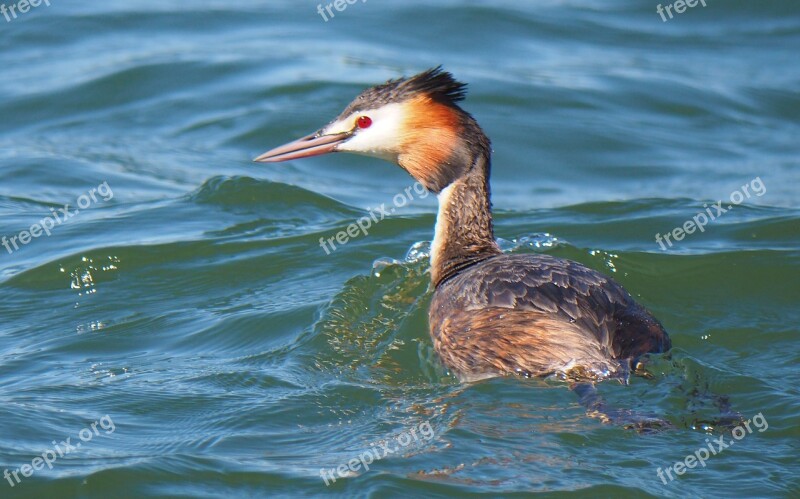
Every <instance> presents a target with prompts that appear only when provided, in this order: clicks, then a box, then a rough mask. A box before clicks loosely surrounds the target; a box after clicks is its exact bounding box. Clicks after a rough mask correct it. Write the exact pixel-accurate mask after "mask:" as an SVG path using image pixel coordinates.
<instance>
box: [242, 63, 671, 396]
mask: <svg viewBox="0 0 800 499" xmlns="http://www.w3.org/2000/svg"><path fill="white" fill-rule="evenodd" d="M465 97H466V85H465V84H464V83H461V82H459V81H457V80H456V79H455V78H454V77H453V75H452V74H450V73H449V72H446V71H444V70H443V69H442V68H441V66H440V67H437V68H434V69H430V70H427V71H425V72H422V73H420V74H417V75H415V76H412V77H407V78H399V79H395V80H389V81H387V82H386V83H384V84H381V85H377V86H374V87H372V88H368V89H367V90H365V91H363V92H362V93H361V94H360V95H358V96H357V97H356V98H355V100H353V101H352V102H351V103H350V104H349V105H348V106H347V107H346V108H345V109H344V111H343V112H342V113H341V114H340V115H339V116H337V117H336V118H335V119H334V120H333V121H331V122H330V123H328V124H327V125H326V126H324V127H323V128H321V129H320V130H318V131H317V132H315V133H313V134H311V135H308V136H305V137H302V138H300V139H297V140H295V141H293V142H290V143H288V144H285V145H282V146H280V147H277V148H275V149H272V150H270V151H268V152H266V153H264V154H262V155H261V156H258V157H257V158H256V159H255V160H254V161H257V162H261V163H274V162H280V161H288V160H293V159H300V158H307V157H312V156H318V155H322V154H327V153H333V152H349V153H354V154H361V155H366V156H371V157H374V158H379V159H383V160H386V161H390V162H392V163H395V164H397V165H399V166H400V167H401V168H403V169H404V170H406V171H407V172H408V173H409V174H410V175H411V176H412V177H413V178H414V179H416V180H417V181H418V182H420V183H421V184H422V185H423V186H425V188H427V189H428V190H429V191H431V192H434V193H436V194H437V195H438V202H439V211H438V215H437V219H436V228H435V233H434V238H433V242H432V244H431V256H430V276H431V283H432V288H433V290H434V291H433V297H432V300H431V304H430V310H429V325H430V334H431V338H432V340H433V346H434V349H435V351H436V352H437V354H438V355H439V357H440V358H441V360H442V362H443V364H444V365H445V366H446V367H447V368H448V369H449V370H450V371H451V372H452V373H454V374H455V375H457V376H458V377H459V378H460V379H462V380H467V381H469V380H477V379H483V378H488V377H495V376H504V375H520V376H525V377H545V376H551V375H556V376H560V377H563V378H565V379H571V380H600V379H605V378H607V377H610V376H614V375H616V374H617V373H619V372H629V371H630V369H631V368H633V369H635V368H636V366H637V362H638V360H639V359H641V358H644V357H646V354H649V353H659V352H665V351H667V350H669V349H670V348H671V342H670V338H669V336H668V334H667V332H666V331H665V330H664V327H663V326H662V325H661V323H660V322H659V321H658V320H657V319H656V318H655V317H653V315H651V314H650V312H648V311H647V310H646V309H645V308H644V307H642V306H641V305H639V304H638V303H637V302H636V301H635V300H634V299H633V297H631V295H630V294H629V293H628V292H627V291H626V290H625V289H624V288H623V287H622V286H621V285H620V284H618V283H617V282H615V281H614V280H613V279H611V278H610V277H608V276H606V275H604V274H602V273H600V272H598V271H596V270H593V269H591V268H589V267H586V266H584V265H582V264H580V263H578V262H574V261H571V260H566V259H562V258H556V257H553V256H550V255H545V254H505V253H503V252H502V251H501V250H500V248H499V247H498V244H497V242H496V241H495V237H494V228H493V223H492V209H491V195H490V188H489V173H490V166H491V152H492V150H491V145H490V141H489V139H488V137H487V136H486V134H485V133H484V132H483V130H482V129H481V127H480V126H479V125H478V123H477V121H476V120H475V119H474V118H473V117H472V115H470V114H469V113H468V112H466V111H464V110H463V109H462V108H461V107H460V106H459V102H461V101H462V100H464V99H465ZM579 394H580V392H579ZM582 397H586V398H587V404H591V403H592V402H591V393H588V392H585V391H584V392H583V394H582ZM595 403H596V402H595Z"/></svg>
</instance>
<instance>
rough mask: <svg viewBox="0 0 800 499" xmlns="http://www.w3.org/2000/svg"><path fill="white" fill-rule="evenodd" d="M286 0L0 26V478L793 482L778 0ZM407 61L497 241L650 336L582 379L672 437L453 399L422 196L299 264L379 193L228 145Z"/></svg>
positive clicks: (458, 488)
mask: <svg viewBox="0 0 800 499" xmlns="http://www.w3.org/2000/svg"><path fill="white" fill-rule="evenodd" d="M317 3H318V2H305V1H301V2H298V1H292V2H289V1H283V0H272V1H242V2H223V1H220V0H198V1H194V2H185V1H184V2H179V1H177V0H174V1H155V0H152V1H148V0H142V1H133V0H110V1H104V2H89V1H88V0H82V1H78V0H74V1H70V2H66V1H57V0H51V2H50V4H51V5H50V6H49V7H48V6H46V5H45V4H42V5H40V6H39V7H36V8H32V9H31V10H30V11H29V12H26V13H24V14H22V13H21V14H19V16H18V18H17V19H13V18H12V19H11V21H10V22H6V20H5V18H4V17H2V14H0V66H1V67H2V71H1V72H0V88H2V91H0V116H2V119H1V120H0V236H5V237H6V241H10V240H11V238H14V237H16V238H17V239H15V240H14V241H15V243H16V244H17V249H14V246H13V244H12V243H11V242H9V245H10V246H9V247H10V250H7V249H6V248H4V247H0V285H1V286H2V291H1V292H2V299H0V319H1V320H0V430H2V431H1V432H0V472H2V471H3V470H8V471H9V473H10V472H15V471H17V470H19V471H17V477H18V478H19V481H18V482H17V481H15V479H14V477H13V475H9V476H11V478H10V479H9V478H5V477H3V478H2V479H0V497H2V498H6V497H8V498H17V497H20V498H23V497H24V498H27V497H30V498H40V497H42V498H51V497H58V498H73V497H74V498H110V497H279V496H286V497H289V496H291V497H310V496H324V497H328V496H330V497H417V496H419V497H472V496H478V495H484V496H487V497H503V496H519V497H523V496H527V495H529V494H536V493H538V494H541V495H543V496H548V497H549V496H576V497H680V498H685V497H704V498H705V497H798V494H800V463H799V462H798V455H800V417H798V413H799V412H800V397H799V396H800V390H799V389H798V382H800V376H798V369H797V366H798V362H800V349H799V348H798V336H797V335H798V332H800V329H799V328H798V321H799V320H800V313H798V300H799V299H800V284H798V283H799V282H800V251H799V250H798V243H800V209H798V185H800V182H799V181H800V173H799V172H800V169H798V159H797V158H798V147H797V144H798V136H800V126H798V121H799V120H798V118H800V93H798V85H799V84H800V66H798V63H797V61H798V59H797V48H798V46H800V6H799V5H798V4H797V2H795V1H793V0H783V1H764V2H746V1H744V0H740V1H727V0H726V1H724V2H723V1H721V0H708V1H707V2H706V3H707V6H706V7H702V6H700V5H698V6H697V7H694V8H690V9H687V10H686V11H685V12H684V13H682V14H676V15H675V16H674V18H673V19H671V20H668V21H667V22H663V21H662V20H661V18H660V17H659V15H658V14H657V13H656V5H657V3H656V2H649V1H643V0H642V1H633V0H615V1H613V2H612V1H609V2H598V1H589V0H570V1H555V0H546V1H536V2H533V1H531V2H516V1H509V0H501V1H495V2H488V1H485V2H484V1H456V0H448V1H442V2H437V3H435V4H434V5H431V4H430V3H425V2H421V1H417V0H412V1H406V2H379V1H377V0H372V1H369V2H365V3H364V2H357V3H354V4H352V5H348V6H347V8H346V10H344V11H341V12H339V11H335V17H334V18H331V19H328V21H327V22H326V21H325V20H323V18H322V16H321V15H319V14H318V13H317ZM6 4H8V5H11V3H10V1H9V0H6ZM438 64H443V65H444V67H445V69H447V70H450V71H452V72H453V73H454V74H455V75H456V76H457V77H458V78H460V79H462V80H464V81H467V82H469V83H470V95H469V97H468V99H467V101H466V103H465V108H466V109H467V110H468V111H470V112H471V113H473V114H474V115H475V117H476V118H477V119H478V121H479V122H480V123H481V124H482V125H483V127H484V128H485V130H486V132H487V134H488V135H489V136H490V137H491V138H492V140H493V147H494V150H495V155H494V167H493V183H492V188H493V196H494V197H493V199H494V204H495V208H496V232H497V236H498V237H500V238H502V239H503V241H502V243H503V246H504V247H505V248H506V249H507V250H508V251H512V252H544V253H548V254H553V255H557V256H562V257H567V258H571V259H574V260H578V261H580V262H582V263H584V264H586V265H589V266H591V267H593V268H596V269H598V270H601V271H603V272H606V273H608V274H610V275H612V276H613V277H614V278H616V279H617V280H619V281H620V282H621V283H622V284H623V285H625V286H626V287H627V289H628V290H629V291H630V292H631V293H632V294H633V295H634V296H636V297H637V299H638V300H640V301H641V302H642V303H643V304H645V305H646V306H647V307H648V308H649V309H650V310H652V312H653V313H654V314H655V315H656V316H657V317H658V318H659V319H660V320H661V321H662V322H663V324H664V325H665V327H666V328H667V330H668V331H669V332H670V335H671V337H672V340H673V345H674V349H673V351H672V353H671V354H670V355H668V356H664V357H658V358H656V359H654V360H653V363H652V365H651V366H650V373H651V375H652V376H651V377H650V378H643V377H634V378H632V379H631V380H630V384H629V385H622V384H620V383H616V382H607V383H603V384H601V385H600V386H599V392H600V394H601V395H602V396H603V398H604V399H605V400H606V402H607V403H608V404H609V406H613V407H617V408H620V409H622V410H630V411H635V412H637V413H640V414H650V415H654V416H656V417H660V418H663V419H666V420H667V421H669V422H670V423H671V424H672V428H671V429H668V430H665V431H660V432H654V433H647V434H642V433H637V432H635V431H632V430H626V429H624V428H622V427H621V426H619V425H614V424H603V423H602V421H600V420H598V419H596V418H590V417H587V415H586V411H585V409H584V407H582V406H581V405H580V404H579V402H578V398H577V397H576V396H575V394H573V393H571V392H570V391H569V390H568V389H567V386H566V385H565V384H564V383H562V382H559V381H557V380H518V379H495V380H489V381H485V382H481V383H476V384H473V385H463V384H460V383H459V382H458V381H457V380H456V379H455V378H454V377H453V376H451V375H450V374H449V373H447V371H446V370H444V369H443V368H442V367H441V366H440V365H439V364H438V362H437V360H436V357H435V355H434V354H433V352H432V345H431V340H430V338H429V337H428V332H427V319H426V315H427V306H428V303H429V300H430V294H429V291H428V279H429V274H428V272H427V265H428V258H427V254H426V243H427V241H430V239H431V237H432V234H433V224H434V221H435V212H436V200H435V198H434V196H425V197H422V196H419V195H417V194H414V195H413V196H407V197H406V196H405V195H404V196H403V197H404V198H405V202H404V203H402V204H404V206H402V207H399V206H398V207H396V209H395V212H394V213H392V214H391V215H390V216H388V217H387V218H386V219H385V220H382V221H381V222H380V223H378V224H375V225H374V226H373V227H371V228H370V229H369V234H368V235H363V234H359V235H358V236H357V237H355V238H353V239H352V240H350V241H349V242H348V243H347V244H344V245H339V246H338V247H337V249H336V250H335V251H332V252H331V253H330V254H326V252H325V251H324V250H323V249H322V248H321V247H320V245H319V239H320V238H326V239H327V238H330V237H335V236H336V234H337V233H338V232H340V231H342V230H346V229H347V227H348V226H349V225H350V224H352V223H353V222H355V221H356V220H358V219H359V218H361V217H363V216H365V215H367V214H368V213H369V211H368V210H369V209H373V210H374V209H375V208H376V207H377V206H380V205H381V204H385V205H386V206H387V207H395V199H396V195H398V194H399V193H403V192H404V191H405V190H406V189H407V188H408V187H410V186H412V185H413V181H412V179H410V178H409V177H407V176H406V174H405V173H404V172H403V171H401V170H400V169H399V168H396V167H392V166H391V165H389V164H388V163H382V162H380V161H377V160H373V159H369V158H361V157H353V156H346V155H334V156H328V157H322V158H316V159H310V160H306V161H302V162H298V161H296V162H289V163H286V164H281V165H273V166H265V165H256V164H253V163H251V162H250V159H251V158H253V157H254V156H256V155H257V154H259V153H261V152H263V151H265V150H267V149H269V148H271V147H273V146H275V145H278V144H281V143H283V142H286V141H288V140H290V139H292V138H295V137H299V136H300V135H302V134H305V133H308V132H311V131H313V130H316V129H317V128H318V127H319V126H321V125H323V124H324V123H327V121H328V120H330V119H331V118H333V117H334V116H336V115H337V114H338V113H339V111H340V110H341V109H342V108H343V107H344V106H345V105H346V104H347V103H348V102H349V101H350V99H351V98H352V97H354V96H355V95H356V94H357V93H358V92H359V91H360V90H362V89H363V88H365V87H366V86H369V85H372V84H375V83H379V82H382V81H385V80H386V79H388V78H394V77H397V76H400V75H403V74H412V73H416V72H418V71H420V70H423V69H426V68H428V67H432V66H436V65H438ZM743 186H747V193H749V196H745V191H744V190H743V189H744V188H743ZM762 188H763V189H762ZM93 189H94V191H92V190H93ZM411 192H414V191H413V190H412V191H411ZM735 192H738V193H740V194H737V195H734V196H735V197H734V199H735V200H736V199H738V197H736V196H739V195H741V196H744V197H743V198H742V203H741V204H739V205H736V206H733V204H732V203H731V202H730V200H731V195H732V194H733V193H735ZM92 196H94V197H92ZM718 200H722V201H723V202H724V205H723V208H724V209H726V212H725V213H722V214H720V215H719V216H718V218H717V219H716V220H713V221H709V222H708V223H707V224H706V225H705V226H704V227H703V231H702V232H701V231H698V230H695V231H693V233H691V234H686V235H685V236H684V237H683V238H682V239H681V240H680V241H675V240H674V239H675V237H674V236H673V238H672V239H670V241H671V242H672V243H673V245H672V246H671V247H668V246H666V245H665V248H666V249H662V248H661V247H660V246H659V244H658V243H657V242H656V240H655V235H656V234H666V233H672V231H673V230H674V229H675V228H678V227H682V226H683V225H684V224H685V223H686V222H687V221H690V220H692V219H693V217H697V216H699V214H701V213H707V212H706V206H704V205H707V207H708V208H711V205H713V204H714V203H716V202H717V201H718ZM65 203H66V204H69V205H70V207H68V208H69V210H71V213H73V214H72V216H71V217H70V218H69V219H66V220H63V221H62V222H61V223H57V222H56V221H55V220H56V219H55V218H51V219H50V220H51V222H49V223H51V224H52V228H51V229H48V230H49V231H50V235H49V236H48V235H47V234H46V233H45V232H42V231H41V230H40V231H37V232H39V234H38V237H34V236H33V235H30V234H29V235H28V236H25V235H24V234H23V232H30V231H31V226H32V225H34V224H37V223H40V221H42V220H44V219H45V218H47V217H56V216H58V220H61V219H62V218H64V217H66V215H64V214H63V213H62V212H60V211H59V209H63V208H64V204H65ZM78 205H80V206H78ZM727 205H731V206H733V207H732V208H731V209H727V208H725V207H726V206H727ZM76 209H77V210H78V213H77V214H75V213H74V212H75V210H76ZM712 213H716V211H712ZM700 220H702V219H700ZM42 223H44V224H45V225H46V224H47V223H48V222H42ZM23 239H24V240H25V241H27V243H24V242H22V241H23ZM418 243H419V244H418ZM725 413H737V414H740V415H741V416H742V418H743V419H746V420H752V421H751V423H750V431H747V430H746V429H743V430H741V431H744V432H746V433H745V434H741V436H742V438H741V440H735V441H734V439H733V436H732V435H731V433H730V428H729V429H728V430H725V429H724V428H723V426H722V425H719V423H720V422H721V421H722V416H723V415H724V414H725ZM759 415H760V416H759ZM753 418H758V419H757V420H755V419H753ZM756 422H759V423H763V424H760V425H759V426H756ZM92 425H94V427H93V426H92ZM412 431H413V433H412ZM720 436H722V437H724V438H725V439H726V440H727V441H728V442H731V441H734V445H732V446H730V447H728V448H725V449H722V450H720V452H718V453H717V454H716V455H711V456H710V457H708V459H706V460H705V461H704V463H703V464H704V466H699V465H696V466H695V467H694V468H691V469H688V470H686V471H685V472H684V473H683V474H682V475H680V476H678V475H676V473H675V472H674V471H672V472H671V473H672V476H673V477H675V480H669V479H665V480H662V479H660V478H659V476H658V474H657V470H658V468H661V469H662V472H663V469H664V468H667V467H670V466H674V464H675V463H676V462H678V461H684V462H685V458H686V456H688V455H694V454H695V453H696V452H699V453H700V455H702V452H700V449H705V448H708V445H709V443H708V442H707V441H706V440H707V439H708V441H709V442H712V441H714V442H715V441H716V440H717V439H718V438H719V437H720ZM68 438H69V439H71V440H70V442H65V441H66V440H67V439H68ZM61 442H65V443H69V445H71V446H74V448H72V449H70V450H69V452H66V453H65V451H66V450H67V446H65V445H62V444H61ZM78 443H80V444H81V446H80V448H78V447H77V444H78ZM713 445H714V447H713V448H714V449H715V450H716V449H717V448H718V446H717V445H716V444H713ZM383 446H389V447H390V448H391V450H392V452H391V453H390V454H388V455H386V456H383V455H382V454H383V453H384V451H379V450H377V449H380V448H382V447H383ZM59 450H60V452H61V454H62V455H59ZM365 452H372V453H373V454H372V456H374V455H375V453H378V452H380V459H374V458H373V462H372V463H366V461H368V460H369V459H368V458H364V464H367V465H368V466H369V469H368V470H365V469H364V466H363V464H361V463H359V466H358V470H357V471H355V472H350V471H348V474H349V475H352V476H348V477H346V478H342V477H340V476H339V475H338V474H336V475H335V477H336V478H337V479H336V481H335V483H334V482H332V480H331V479H328V482H329V485H327V486H326V483H325V480H324V479H323V477H322V476H321V473H320V470H331V469H333V470H334V473H336V471H335V470H336V468H338V467H340V466H342V465H344V466H345V468H347V467H348V466H349V464H348V463H350V462H351V460H353V459H354V458H358V457H359V456H362V455H364V453H365ZM48 453H49V454H48ZM42 454H44V455H45V456H46V457H48V459H49V461H50V464H51V465H52V469H50V467H49V466H48V465H47V464H45V463H44V461H43V460H40V461H35V459H36V458H37V456H39V457H41V456H42ZM53 456H55V457H53ZM695 464H696V463H695ZM31 465H33V466H38V468H40V469H37V470H34V469H33V467H31V468H29V469H28V468H25V470H26V471H30V472H31V473H30V475H31V476H24V475H23V473H22V471H23V467H25V466H31ZM353 467H354V468H355V466H353ZM325 473H330V472H325ZM325 473H323V474H325ZM664 482H666V483H664ZM12 484H13V486H12Z"/></svg>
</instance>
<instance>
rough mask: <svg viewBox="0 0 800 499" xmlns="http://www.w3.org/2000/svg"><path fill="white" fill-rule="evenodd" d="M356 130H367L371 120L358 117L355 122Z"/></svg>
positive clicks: (365, 117) (367, 117)
mask: <svg viewBox="0 0 800 499" xmlns="http://www.w3.org/2000/svg"><path fill="white" fill-rule="evenodd" d="M356 125H357V126H358V128H369V127H370V125H372V118H370V117H369V116H359V117H358V119H357V120H356Z"/></svg>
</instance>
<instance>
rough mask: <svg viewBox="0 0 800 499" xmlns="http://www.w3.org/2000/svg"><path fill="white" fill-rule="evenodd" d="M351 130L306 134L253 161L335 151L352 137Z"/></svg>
mask: <svg viewBox="0 0 800 499" xmlns="http://www.w3.org/2000/svg"><path fill="white" fill-rule="evenodd" d="M352 135H353V132H342V133H333V134H330V135H321V134H320V132H317V133H312V134H311V135H306V136H305V137H302V138H299V139H297V140H295V141H292V142H289V143H288V144H284V145H282V146H280V147H276V148H275V149H272V150H271V151H267V152H265V153H264V154H262V155H261V156H259V157H257V158H256V159H254V160H253V161H256V162H258V163H278V162H280V161H288V160H290V159H299V158H310V157H311V156H319V155H321V154H328V153H330V152H336V146H337V145H339V144H341V143H342V142H344V141H345V140H347V139H349V138H350V137H352Z"/></svg>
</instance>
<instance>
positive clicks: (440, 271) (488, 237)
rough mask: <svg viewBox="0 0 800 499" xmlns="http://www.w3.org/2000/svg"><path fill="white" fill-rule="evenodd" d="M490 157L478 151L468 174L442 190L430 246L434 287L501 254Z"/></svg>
mask: <svg viewBox="0 0 800 499" xmlns="http://www.w3.org/2000/svg"><path fill="white" fill-rule="evenodd" d="M489 161H490V160H489V156H488V153H481V154H477V155H476V156H475V157H474V158H473V159H472V162H473V164H472V165H470V167H468V168H465V170H466V171H467V173H466V174H464V175H463V176H461V177H459V178H458V179H456V180H455V181H453V182H452V183H451V184H450V185H448V186H447V187H445V188H444V189H443V190H442V191H441V192H440V193H439V214H438V216H437V218H436V233H435V234H434V237H433V244H432V246H431V281H432V282H433V285H434V287H438V286H439V284H441V283H442V282H444V281H445V280H447V279H449V278H451V277H453V276H454V275H456V274H458V273H459V272H461V271H462V270H464V269H465V268H467V267H469V266H471V265H474V264H475V263H478V262H480V261H483V260H486V259H487V258H489V257H491V256H493V255H497V254H499V253H500V252H501V251H500V248H499V247H498V246H497V243H496V242H495V240H494V229H493V225H492V204H491V200H490V192H489Z"/></svg>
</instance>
